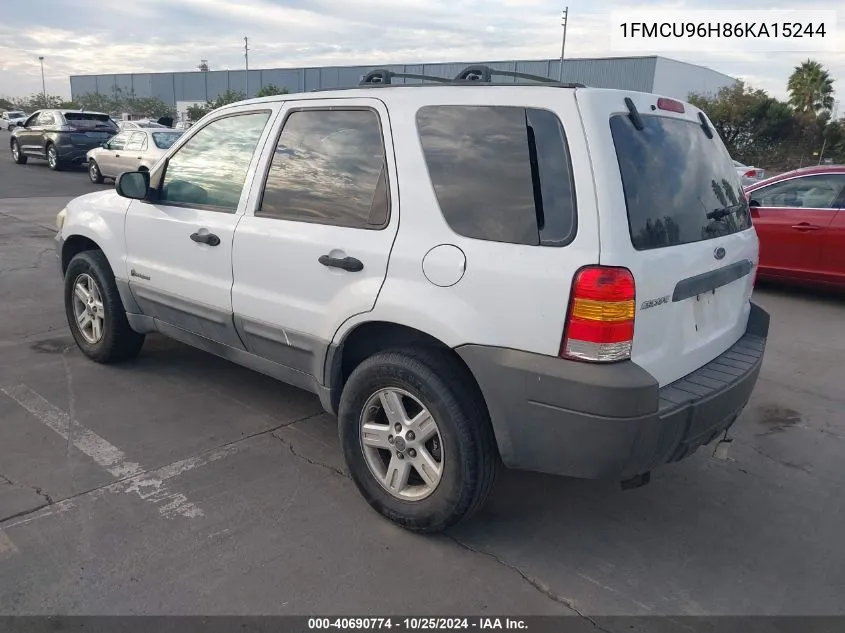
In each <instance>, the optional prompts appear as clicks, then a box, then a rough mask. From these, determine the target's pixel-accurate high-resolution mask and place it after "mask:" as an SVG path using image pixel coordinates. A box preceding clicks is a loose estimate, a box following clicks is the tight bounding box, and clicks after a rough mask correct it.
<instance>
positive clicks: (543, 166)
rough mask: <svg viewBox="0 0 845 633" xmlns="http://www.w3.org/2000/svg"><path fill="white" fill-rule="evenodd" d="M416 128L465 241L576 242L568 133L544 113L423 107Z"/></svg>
mask: <svg viewBox="0 0 845 633" xmlns="http://www.w3.org/2000/svg"><path fill="white" fill-rule="evenodd" d="M417 127H418V130H419V135H420V141H421V142H422V147H423V152H424V154H425V161H426V164H427V166H428V172H429V176H430V178H431V182H432V184H433V186H434V191H435V194H436V195H437V201H438V203H439V205H440V209H441V211H442V213H443V217H444V218H445V219H446V222H447V223H448V224H449V226H450V227H451V228H452V230H453V231H455V232H456V233H458V234H459V235H464V236H466V237H471V238H476V239H482V240H489V241H495V242H507V243H511V244H529V245H540V244H542V245H548V246H561V245H565V244H568V243H569V242H571V241H572V239H573V238H574V236H575V229H576V209H575V188H574V185H573V181H572V167H571V164H570V158H569V151H568V148H567V143H566V135H565V133H564V130H563V127H562V126H561V124H560V121H559V120H558V118H557V116H556V115H554V114H553V113H552V112H549V111H547V110H540V109H532V108H527V109H526V108H518V107H510V106H451V105H450V106H426V107H423V108H421V109H420V110H419V112H418V113H417Z"/></svg>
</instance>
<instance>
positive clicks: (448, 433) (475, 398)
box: [338, 348, 500, 533]
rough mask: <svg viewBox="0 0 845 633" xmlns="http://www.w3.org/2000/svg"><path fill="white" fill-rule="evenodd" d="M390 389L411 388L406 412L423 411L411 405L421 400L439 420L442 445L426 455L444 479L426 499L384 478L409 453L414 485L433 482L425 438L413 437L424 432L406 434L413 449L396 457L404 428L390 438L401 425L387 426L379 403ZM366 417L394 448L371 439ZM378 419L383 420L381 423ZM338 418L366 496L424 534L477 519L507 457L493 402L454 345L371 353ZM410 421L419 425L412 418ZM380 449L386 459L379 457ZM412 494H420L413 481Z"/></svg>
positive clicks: (402, 391) (348, 387)
mask: <svg viewBox="0 0 845 633" xmlns="http://www.w3.org/2000/svg"><path fill="white" fill-rule="evenodd" d="M384 390H388V391H387V393H395V394H405V395H401V396H400V400H401V401H402V402H403V407H402V408H403V409H404V411H405V412H407V416H406V418H411V417H414V416H415V415H416V414H417V411H416V410H413V409H411V407H412V406H414V403H415V402H416V404H417V405H422V406H424V407H425V408H426V409H428V412H429V413H430V414H431V416H432V417H433V419H434V422H435V428H436V430H437V435H436V437H437V438H439V440H440V448H439V451H438V450H437V448H436V444H435V445H432V444H427V445H426V447H427V448H426V455H427V456H429V457H434V458H435V460H436V458H437V457H438V455H439V457H440V462H439V468H440V474H439V481H438V483H437V484H436V486H435V487H434V488H433V490H430V491H429V492H427V493H425V496H422V497H420V498H401V497H400V496H399V494H402V493H399V494H397V493H396V492H395V491H394V492H390V491H388V489H387V487H386V484H383V483H382V482H383V481H387V480H391V477H390V474H391V472H396V473H398V472H399V470H396V469H394V470H393V471H391V468H394V464H396V465H397V467H398V468H401V467H402V466H403V464H404V463H405V461H406V460H407V462H411V463H413V464H415V465H414V466H412V468H411V472H412V474H411V475H408V476H407V481H408V482H409V484H410V483H411V482H412V480H414V479H418V480H419V481H420V482H422V483H423V485H424V486H425V483H426V482H425V481H424V480H423V478H422V473H421V471H420V470H419V469H418V468H417V467H416V464H419V463H420V461H422V456H423V451H422V447H421V445H420V443H419V442H417V443H416V444H413V443H411V442H408V440H414V439H418V438H415V437H410V435H409V434H408V433H405V434H404V436H403V444H402V446H401V448H402V449H403V451H404V454H405V455H406V456H405V457H404V459H403V460H399V461H394V456H395V457H397V458H398V453H399V451H397V450H394V449H396V448H397V447H398V446H399V439H398V437H399V435H397V436H391V437H393V439H390V437H388V438H387V439H384V436H383V433H384V431H383V429H391V428H395V427H394V426H391V425H389V424H388V425H384V426H382V424H384V423H385V421H386V417H385V415H386V414H385V413H384V408H383V407H379V405H378V404H374V403H378V402H383V401H382V400H381V399H380V396H379V394H380V393H381V394H384V393H385V391H384ZM374 412H376V413H374ZM379 416H381V417H379ZM365 420H366V421H367V423H368V424H367V425H368V427H369V428H371V429H374V428H378V429H380V430H379V431H378V433H380V434H381V435H379V436H378V438H377V439H376V440H367V441H368V442H371V441H377V442H381V443H382V444H383V442H384V441H387V442H389V444H390V449H389V450H387V449H383V448H382V447H379V448H378V449H373V448H372V447H371V446H365V440H364V437H363V433H362V427H363V425H364V422H365ZM376 423H378V424H379V426H374V425H375V424H376ZM338 425H339V432H340V442H341V446H342V449H343V453H344V457H345V460H346V465H347V467H348V468H349V472H350V475H351V476H352V480H353V481H354V482H355V485H356V486H357V488H358V490H359V491H360V493H361V495H362V496H363V497H364V498H365V499H366V500H367V502H368V503H369V504H370V505H371V506H372V507H373V508H374V509H375V510H376V511H377V512H379V513H380V514H381V515H383V516H384V517H386V518H388V519H390V520H391V521H393V522H394V523H397V524H398V525H400V526H402V527H403V528H406V529H408V530H411V531H414V532H421V533H436V532H442V531H443V530H445V529H447V528H448V527H450V526H452V525H455V524H457V523H458V522H460V521H462V520H465V519H468V518H470V517H471V516H472V515H473V514H474V513H475V512H476V511H477V510H478V509H479V508H480V507H481V506H482V505H483V504H484V502H485V501H486V500H487V497H488V496H489V494H490V491H491V489H492V487H493V482H494V481H495V477H496V473H497V471H498V469H499V464H500V461H499V454H498V450H497V448H496V443H495V439H494V436H493V430H492V426H491V425H490V421H489V416H488V414H487V408H486V405H485V403H484V400H483V398H482V396H481V393H480V391H479V389H478V387H477V385H476V384H475V381H474V380H473V378H472V376H471V375H470V374H469V371H468V370H467V369H466V368H465V367H463V366H462V365H461V364H460V363H459V362H458V361H456V360H455V359H453V358H451V357H450V356H449V355H448V354H447V353H446V352H441V351H439V350H433V349H427V348H425V349H423V348H410V349H399V350H393V351H386V352H381V353H379V354H376V355H374V356H371V357H370V358H367V359H366V360H364V361H363V362H362V363H361V364H360V365H359V366H358V367H356V368H355V370H354V371H353V372H352V375H351V376H350V377H349V380H348V381H347V383H346V385H345V387H344V389H343V393H342V395H341V399H340V407H339V413H338ZM371 425H373V426H371ZM407 428H415V427H413V423H412V424H411V425H409V426H408V427H407ZM429 432H430V431H429ZM372 437H376V436H375V435H372ZM412 445H413V446H417V447H418V448H419V452H418V453H414V451H413V450H412V449H411V448H409V446H412ZM374 450H377V452H378V456H379V457H378V459H379V460H381V461H377V460H374V458H373V454H374ZM412 457H413V460H412V459H411V458H412ZM387 460H390V461H387ZM418 460H420V461H418ZM374 463H375V467H374V466H373V464H374ZM379 464H381V465H382V466H383V467H384V468H383V470H382V469H381V467H380V466H379ZM405 468H407V466H405ZM397 479H398V478H396V479H392V480H393V481H396V480H397ZM399 480H400V481H401V479H399ZM428 488H429V489H431V486H430V485H429V486H428ZM404 494H406V495H409V496H413V495H417V494H420V493H417V492H416V491H415V489H414V487H412V486H410V485H409V486H408V487H406V488H405V493H404Z"/></svg>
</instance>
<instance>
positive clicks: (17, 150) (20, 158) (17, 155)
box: [12, 139, 26, 165]
mask: <svg viewBox="0 0 845 633" xmlns="http://www.w3.org/2000/svg"><path fill="white" fill-rule="evenodd" d="M12 160H13V161H15V162H16V163H17V164H18V165H26V156H24V154H23V152H22V151H21V147H20V145H18V142H17V140H16V139H12Z"/></svg>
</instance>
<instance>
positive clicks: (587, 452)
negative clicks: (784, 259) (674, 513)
mask: <svg viewBox="0 0 845 633" xmlns="http://www.w3.org/2000/svg"><path fill="white" fill-rule="evenodd" d="M768 324H769V315H768V314H767V313H766V312H765V311H764V310H762V309H761V308H759V307H758V306H756V305H754V304H752V309H751V315H750V317H749V321H748V326H747V328H746V333H745V334H744V335H743V336H742V337H741V338H740V340H739V341H737V342H736V343H735V344H734V345H733V346H732V347H731V348H729V349H728V350H726V351H725V352H724V353H723V354H721V355H720V356H719V357H718V358H716V359H715V360H713V361H712V362H710V363H708V364H707V365H705V366H703V367H701V368H700V369H698V370H697V371H695V372H693V373H691V374H689V375H688V376H685V377H684V378H682V379H681V380H678V381H676V382H674V383H672V384H670V385H667V386H666V387H663V388H662V389H658V385H657V382H656V381H655V380H654V378H653V377H652V376H651V375H650V374H649V373H648V372H646V371H645V370H643V369H642V368H641V367H639V366H637V365H636V364H634V363H632V362H630V361H628V362H623V363H615V364H611V365H596V364H586V363H580V362H575V361H567V360H563V359H559V358H553V357H548V356H541V355H537V354H530V353H526V352H517V351H514V350H505V349H501V348H492V347H484V346H476V345H468V346H463V347H459V348H457V350H456V351H457V352H458V354H460V356H461V357H462V358H463V359H464V361H465V362H466V363H467V365H468V366H469V368H470V370H471V371H472V372H473V375H474V376H475V378H476V380H477V381H478V383H479V386H480V387H481V391H482V393H483V394H484V397H485V400H486V402H487V406H488V410H489V412H490V418H491V421H492V423H493V430H494V433H495V435H496V441H497V443H498V446H499V452H500V453H501V456H502V460H503V462H504V463H505V464H506V465H507V466H509V467H511V468H518V469H523V470H535V471H540V472H547V473H553V474H558V475H567V476H573V477H585V478H591V479H592V478H595V479H627V478H628V477H632V476H634V475H637V474H640V473H643V472H646V471H648V470H650V469H652V468H654V467H656V466H658V465H660V464H663V463H666V462H670V461H675V460H678V459H682V458H683V457H686V456H687V455H690V454H691V453H692V452H694V451H695V449H696V448H698V447H699V446H701V445H703V444H706V443H708V442H710V441H712V440H713V439H714V438H715V437H716V436H718V435H719V434H720V433H722V432H724V430H725V429H727V428H728V427H730V426H731V424H733V422H734V421H735V420H736V418H737V416H738V415H739V413H740V412H741V411H742V409H743V407H744V406H745V404H746V402H747V401H748V398H749V397H750V395H751V392H752V390H753V388H754V385H755V384H756V382H757V376H758V374H759V371H760V366H761V365H762V361H763V353H764V350H765V343H766V337H767V335H768Z"/></svg>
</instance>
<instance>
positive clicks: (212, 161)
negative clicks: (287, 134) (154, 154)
mask: <svg viewBox="0 0 845 633" xmlns="http://www.w3.org/2000/svg"><path fill="white" fill-rule="evenodd" d="M269 117H270V113H269V112H254V113H250V114H238V115H234V116H227V117H224V118H222V119H217V120H215V121H212V122H211V123H209V124H208V125H206V126H204V127H203V128H202V129H201V130H199V131H198V132H197V133H196V134H194V136H193V137H192V138H191V139H190V140H188V142H187V143H185V145H183V146H182V147H180V148H179V151H177V152H176V153H175V154H174V155H173V156H171V157H170V159H169V160H168V161H167V166H166V168H165V172H164V179H163V181H162V185H161V192H160V196H159V200H160V201H161V202H163V203H175V204H186V205H200V206H204V205H210V206H214V207H219V208H222V209H225V210H229V211H234V210H235V209H237V207H238V202H239V200H240V197H241V190H242V189H243V186H244V180H245V179H246V172H247V170H248V169H249V164H250V162H251V161H252V156H253V153H254V152H255V146H256V145H257V144H258V139H259V138H261V133H262V132H263V131H264V126H265V124H266V123H267V119H268V118H269Z"/></svg>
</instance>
